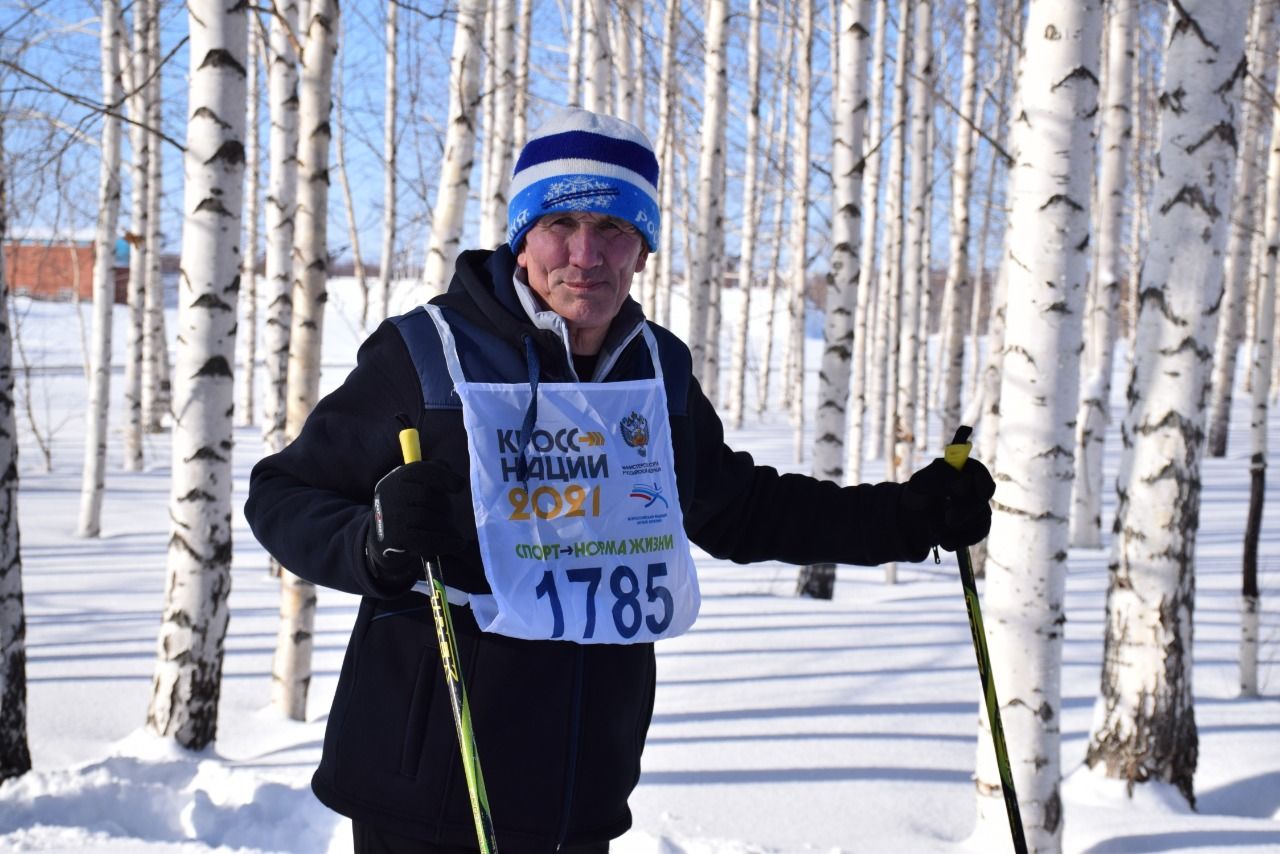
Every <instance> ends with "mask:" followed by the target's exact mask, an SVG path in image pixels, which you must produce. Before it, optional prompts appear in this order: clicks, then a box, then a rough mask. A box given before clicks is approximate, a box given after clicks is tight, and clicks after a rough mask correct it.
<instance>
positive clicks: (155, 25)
mask: <svg viewBox="0 0 1280 854" xmlns="http://www.w3.org/2000/svg"><path fill="white" fill-rule="evenodd" d="M143 3H144V5H146V7H147V9H148V12H147V18H148V20H150V21H151V22H152V25H151V27H150V28H149V29H148V35H149V36H150V41H149V46H148V50H149V51H150V53H151V55H152V56H153V57H157V58H158V57H159V56H160V24H159V20H160V0H143ZM156 61H157V62H158V61H159V60H158V59H157V60H156ZM162 83H163V76H162V75H160V74H153V75H152V76H151V80H150V83H149V84H148V89H149V90H150V91H149V93H148V94H147V117H148V118H147V122H148V124H149V125H150V126H151V128H152V129H153V135H154V136H155V138H154V139H153V140H152V144H151V146H150V152H149V156H148V157H147V232H146V237H145V240H146V245H147V246H148V247H149V250H148V252H147V277H146V284H145V286H144V287H145V289H146V298H145V300H144V301H143V323H144V325H145V330H144V334H143V338H142V417H143V427H144V429H145V430H146V432H148V433H158V432H160V431H161V430H162V429H163V427H164V422H165V418H166V416H168V414H169V405H170V402H171V394H170V392H171V384H170V370H169V339H168V334H167V332H166V323H165V316H164V312H165V304H164V278H163V276H162V275H161V249H162V248H163V247H162V246H161V245H160V238H161V232H160V219H161V211H160V204H161V202H162V201H163V199H164V187H163V183H164V146H162V145H160V140H159V129H160V128H161V127H162V126H163V118H164V116H163V110H162V108H163V106H164V90H163V86H162Z"/></svg>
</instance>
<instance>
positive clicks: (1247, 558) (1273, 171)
mask: <svg viewBox="0 0 1280 854" xmlns="http://www.w3.org/2000/svg"><path fill="white" fill-rule="evenodd" d="M1266 5H1270V4H1266ZM1254 109H1255V110H1256V109H1257V107H1256V106H1255V107H1254ZM1277 128H1280V105H1277V106H1275V107H1273V108H1272V111H1271V156H1270V158H1269V163H1268V166H1267V190H1266V203H1265V206H1266V211H1267V216H1266V225H1265V236H1266V238H1265V239H1266V251H1265V252H1264V253H1263V254H1262V258H1263V261H1262V276H1261V278H1260V280H1259V282H1258V293H1257V306H1256V308H1255V309H1254V325H1253V335H1252V338H1253V341H1252V344H1253V346H1252V350H1253V364H1252V365H1250V366H1249V371H1250V376H1249V380H1250V392H1249V394H1250V399H1249V404H1250V406H1249V411H1250V418H1249V453H1250V456H1249V511H1248V515H1247V517H1246V521H1245V534H1244V560H1243V567H1242V570H1243V571H1242V574H1241V575H1242V577H1241V585H1240V696H1242V697H1256V696H1258V631H1259V624H1258V614H1259V612H1260V611H1261V606H1262V596H1261V589H1260V586H1259V584H1258V540H1259V539H1260V537H1261V534H1262V510H1263V505H1264V503H1265V499H1266V490H1267V453H1268V451H1269V448H1268V442H1267V416H1268V410H1269V404H1270V397H1271V379H1272V377H1271V371H1272V364H1273V362H1274V361H1275V335H1276V275H1277V272H1278V271H1277V269H1276V259H1277V258H1278V257H1280V134H1277V132H1276V131H1277Z"/></svg>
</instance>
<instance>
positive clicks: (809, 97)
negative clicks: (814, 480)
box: [787, 0, 814, 463]
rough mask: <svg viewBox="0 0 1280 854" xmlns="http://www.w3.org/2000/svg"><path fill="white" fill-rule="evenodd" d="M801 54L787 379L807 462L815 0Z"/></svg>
mask: <svg viewBox="0 0 1280 854" xmlns="http://www.w3.org/2000/svg"><path fill="white" fill-rule="evenodd" d="M796 18H797V19H798V25H799V32H798V33H797V38H798V39H799V42H798V43H799V48H800V56H799V59H798V60H797V62H796V109H795V111H794V113H793V115H792V119H793V121H792V130H793V134H794V140H793V142H792V148H791V156H792V161H791V170H792V178H791V180H792V184H791V229H790V233H789V235H788V245H789V248H788V252H789V253H790V255H791V269H790V272H789V275H788V280H789V282H790V299H789V300H788V302H789V305H790V316H791V328H790V330H789V335H788V340H789V342H790V345H789V350H790V352H791V354H792V355H791V359H790V362H791V372H790V374H789V375H788V377H787V383H788V388H789V389H790V392H791V396H790V401H791V427H792V430H793V431H794V433H793V435H794V440H793V447H794V459H795V461H796V462H797V463H799V462H802V461H803V460H804V326H805V323H804V322H805V303H806V300H805V296H806V290H807V288H806V281H805V276H806V273H807V270H808V266H809V265H808V260H809V259H808V245H809V135H810V127H809V125H810V122H811V121H812V120H813V115H812V111H811V109H810V107H811V105H812V103H813V18H814V12H813V0H799V2H798V3H797V4H796Z"/></svg>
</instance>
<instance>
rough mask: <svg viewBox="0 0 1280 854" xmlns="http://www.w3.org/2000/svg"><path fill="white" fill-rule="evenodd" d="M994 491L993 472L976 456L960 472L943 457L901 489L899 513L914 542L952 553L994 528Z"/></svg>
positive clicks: (978, 539) (919, 472) (981, 537)
mask: <svg viewBox="0 0 1280 854" xmlns="http://www.w3.org/2000/svg"><path fill="white" fill-rule="evenodd" d="M995 491H996V483H995V481H994V480H992V479H991V472H989V471H987V467H986V466H984V465H983V464H982V463H980V462H978V461H977V460H975V459H972V458H970V459H968V460H966V461H965V464H964V468H963V469H960V470H959V471H957V470H956V469H954V468H952V467H951V465H950V464H949V463H947V461H946V460H943V459H936V460H934V461H933V462H931V463H929V465H927V466H925V467H924V468H922V469H920V471H918V472H916V473H915V474H913V475H911V479H910V480H908V481H907V483H906V485H905V486H904V488H903V490H902V499H901V501H902V503H901V505H900V512H901V513H902V514H903V516H904V521H905V522H906V524H907V527H908V530H910V531H911V534H912V539H913V543H914V545H917V546H925V548H926V549H928V548H932V547H933V546H935V545H938V546H942V547H943V548H944V549H946V550H947V551H949V552H953V551H956V550H957V549H959V548H962V547H964V546H971V545H973V544H974V543H978V542H981V541H982V540H983V539H984V538H985V537H986V536H987V533H988V532H989V531H990V530H991V503H990V502H991V496H992V495H994V494H995Z"/></svg>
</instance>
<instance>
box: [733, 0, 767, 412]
mask: <svg viewBox="0 0 1280 854" xmlns="http://www.w3.org/2000/svg"><path fill="white" fill-rule="evenodd" d="M762 12H763V10H762V9H761V2H760V0H750V2H749V4H748V6H747V126H746V133H747V138H746V152H745V155H744V159H745V165H744V167H743V177H742V237H741V241H740V243H739V247H740V248H739V250H738V287H739V289H740V290H741V292H742V293H741V295H740V299H739V304H738V318H737V323H736V324H735V328H734V339H733V361H732V364H731V365H730V368H729V400H728V412H727V414H728V421H729V426H730V427H732V428H733V429H735V430H737V429H739V428H741V427H742V415H743V412H744V411H745V409H746V386H747V341H748V331H749V328H750V325H751V322H750V321H751V290H752V285H753V283H754V281H755V260H756V234H757V232H758V231H759V228H760V188H759V186H758V184H759V179H758V178H757V173H758V170H759V165H760V94H761V93H760V27H761V23H762V22H761V17H762Z"/></svg>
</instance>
